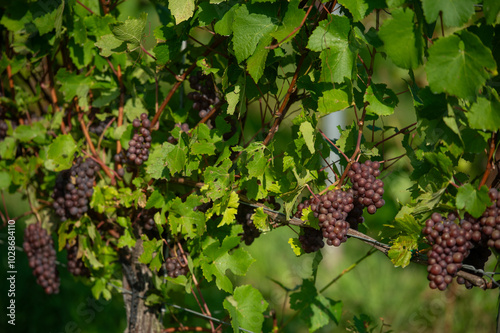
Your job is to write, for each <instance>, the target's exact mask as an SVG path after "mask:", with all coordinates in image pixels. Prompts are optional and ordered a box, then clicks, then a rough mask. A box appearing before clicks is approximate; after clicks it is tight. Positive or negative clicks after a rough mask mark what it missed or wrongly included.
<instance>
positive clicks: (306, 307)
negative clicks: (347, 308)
mask: <svg viewBox="0 0 500 333" xmlns="http://www.w3.org/2000/svg"><path fill="white" fill-rule="evenodd" d="M290 307H291V308H292V309H294V310H296V311H299V312H300V318H301V319H302V320H304V321H305V322H306V323H307V325H308V327H309V332H314V331H316V330H318V329H320V328H321V327H323V326H326V325H328V324H329V323H330V322H334V323H335V324H336V325H338V324H339V321H340V316H341V315H342V302H339V301H334V300H332V299H329V298H327V297H325V296H323V295H321V294H319V293H318V291H317V290H316V287H315V286H314V282H313V281H311V280H303V283H302V286H301V288H300V291H298V292H295V293H293V294H291V295H290Z"/></svg>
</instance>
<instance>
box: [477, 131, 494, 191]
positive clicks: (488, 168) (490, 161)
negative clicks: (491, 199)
mask: <svg viewBox="0 0 500 333" xmlns="http://www.w3.org/2000/svg"><path fill="white" fill-rule="evenodd" d="M495 134H496V133H495V132H493V133H491V139H490V151H489V153H488V163H487V165H486V170H485V171H484V174H483V178H482V179H481V182H480V183H479V188H481V187H483V185H484V184H486V181H487V180H488V177H489V175H490V173H491V170H492V169H493V154H494V153H495V150H496V144H495Z"/></svg>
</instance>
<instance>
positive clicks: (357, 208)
mask: <svg viewBox="0 0 500 333" xmlns="http://www.w3.org/2000/svg"><path fill="white" fill-rule="evenodd" d="M353 197H354V195H353ZM363 208H365V206H364V205H363V204H361V203H360V202H359V201H358V200H354V207H353V209H352V210H351V211H350V212H349V213H348V214H347V219H346V221H347V222H349V225H350V227H351V228H352V229H354V230H358V226H359V225H360V224H361V223H363V222H364V221H365V218H364V217H363Z"/></svg>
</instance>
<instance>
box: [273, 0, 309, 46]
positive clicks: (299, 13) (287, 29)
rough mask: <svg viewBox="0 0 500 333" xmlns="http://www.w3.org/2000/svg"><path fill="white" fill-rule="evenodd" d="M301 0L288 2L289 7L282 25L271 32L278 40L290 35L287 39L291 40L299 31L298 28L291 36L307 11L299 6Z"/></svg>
mask: <svg viewBox="0 0 500 333" xmlns="http://www.w3.org/2000/svg"><path fill="white" fill-rule="evenodd" d="M299 2H300V0H291V1H290V2H289V3H288V7H287V10H286V13H285V17H284V18H283V21H282V22H281V25H280V26H279V27H278V29H277V30H276V31H273V32H271V36H273V37H274V38H276V40H277V41H278V42H281V41H282V40H284V39H285V38H287V37H288V39H287V41H291V40H292V38H293V37H294V36H295V35H296V34H297V33H298V32H299V30H297V31H296V32H294V33H293V34H292V35H291V36H289V35H290V34H291V33H292V32H293V31H294V30H295V29H296V28H298V27H299V26H300V24H301V23H302V20H303V19H304V16H306V13H305V12H304V10H302V9H300V8H298V6H299Z"/></svg>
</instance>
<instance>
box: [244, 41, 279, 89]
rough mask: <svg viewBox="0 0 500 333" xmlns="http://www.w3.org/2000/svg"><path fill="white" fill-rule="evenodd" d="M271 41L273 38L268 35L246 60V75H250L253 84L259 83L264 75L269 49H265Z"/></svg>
mask: <svg viewBox="0 0 500 333" xmlns="http://www.w3.org/2000/svg"><path fill="white" fill-rule="evenodd" d="M272 40H273V37H271V36H270V35H267V36H264V37H263V38H262V39H261V40H260V42H259V44H258V45H257V48H256V50H255V52H254V54H252V56H251V57H250V58H248V60H247V71H248V74H250V76H251V77H252V78H253V80H254V81H255V82H259V80H260V78H261V77H262V75H263V74H264V67H265V65H266V59H267V54H268V53H269V49H266V47H267V46H269V45H270V44H271V42H272Z"/></svg>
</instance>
